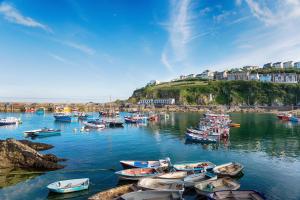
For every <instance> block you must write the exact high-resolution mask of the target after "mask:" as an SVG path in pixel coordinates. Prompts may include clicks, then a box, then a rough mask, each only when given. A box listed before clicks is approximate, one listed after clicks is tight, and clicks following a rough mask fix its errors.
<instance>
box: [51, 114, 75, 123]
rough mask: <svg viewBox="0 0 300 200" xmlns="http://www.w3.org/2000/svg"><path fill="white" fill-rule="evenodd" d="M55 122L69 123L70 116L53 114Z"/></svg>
mask: <svg viewBox="0 0 300 200" xmlns="http://www.w3.org/2000/svg"><path fill="white" fill-rule="evenodd" d="M54 118H55V121H58V122H71V121H72V116H71V115H70V114H66V113H55V114H54Z"/></svg>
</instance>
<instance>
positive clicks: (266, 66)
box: [263, 63, 272, 68]
mask: <svg viewBox="0 0 300 200" xmlns="http://www.w3.org/2000/svg"><path fill="white" fill-rule="evenodd" d="M270 67H272V63H266V64H264V66H263V68H270Z"/></svg>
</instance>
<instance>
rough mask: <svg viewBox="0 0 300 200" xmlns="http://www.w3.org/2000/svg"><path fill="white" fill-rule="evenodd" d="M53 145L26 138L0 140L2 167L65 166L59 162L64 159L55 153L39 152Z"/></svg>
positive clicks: (45, 168)
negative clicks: (26, 139) (25, 139)
mask: <svg viewBox="0 0 300 200" xmlns="http://www.w3.org/2000/svg"><path fill="white" fill-rule="evenodd" d="M52 147H53V146H51V145H47V144H43V143H34V142H30V141H24V140H21V141H18V140H15V139H6V140H0V168H11V167H19V168H26V169H35V170H56V169H61V168H63V167H64V166H63V165H60V164H58V162H59V161H63V159H60V158H57V157H56V156H55V155H53V154H45V155H44V154H41V153H39V152H38V151H39V150H46V149H49V148H52Z"/></svg>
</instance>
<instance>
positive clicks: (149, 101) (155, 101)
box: [138, 98, 175, 105]
mask: <svg viewBox="0 0 300 200" xmlns="http://www.w3.org/2000/svg"><path fill="white" fill-rule="evenodd" d="M138 104H139V105H174V104H175V99H173V98H169V99H142V100H140V101H139V102H138Z"/></svg>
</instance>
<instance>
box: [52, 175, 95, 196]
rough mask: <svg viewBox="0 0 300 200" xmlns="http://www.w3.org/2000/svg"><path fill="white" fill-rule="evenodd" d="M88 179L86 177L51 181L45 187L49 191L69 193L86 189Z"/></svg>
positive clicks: (88, 182)
mask: <svg viewBox="0 0 300 200" xmlns="http://www.w3.org/2000/svg"><path fill="white" fill-rule="evenodd" d="M89 184H90V181H89V179H88V178H81V179H70V180H63V181H57V182H54V183H51V184H49V185H48V186H47V188H48V189H49V190H50V191H51V192H56V193H69V192H77V191H81V190H86V189H88V188H89Z"/></svg>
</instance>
